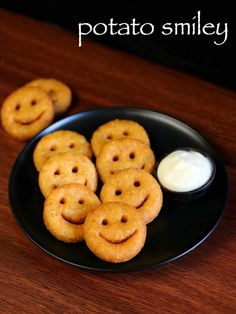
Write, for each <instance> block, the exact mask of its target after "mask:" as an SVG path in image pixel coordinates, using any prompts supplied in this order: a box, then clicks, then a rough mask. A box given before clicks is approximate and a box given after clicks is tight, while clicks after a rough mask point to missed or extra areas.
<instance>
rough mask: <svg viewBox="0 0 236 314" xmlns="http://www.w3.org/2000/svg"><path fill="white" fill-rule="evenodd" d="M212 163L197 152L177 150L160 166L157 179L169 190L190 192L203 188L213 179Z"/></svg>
mask: <svg viewBox="0 0 236 314" xmlns="http://www.w3.org/2000/svg"><path fill="white" fill-rule="evenodd" d="M212 171H213V166H212V163H211V161H210V160H209V159H208V158H207V157H205V156H203V155H202V154H200V153H198V152H195V151H186V150H176V151H174V152H173V153H171V154H169V155H168V156H166V157H165V158H164V159H163V160H162V161H161V162H160V164H159V166H158V169H157V177H158V179H159V181H160V183H161V184H162V185H163V186H164V187H166V188H167V189H168V190H171V191H175V192H189V191H193V190H195V189H198V188H200V187H201V186H203V185H204V184H205V183H206V182H207V181H208V180H209V179H210V177H211V175H212Z"/></svg>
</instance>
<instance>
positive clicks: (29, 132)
mask: <svg viewBox="0 0 236 314" xmlns="http://www.w3.org/2000/svg"><path fill="white" fill-rule="evenodd" d="M53 118H54V110H53V105H52V101H51V100H50V98H49V97H48V95H47V94H46V93H45V92H44V91H42V90H41V89H39V88H37V87H32V86H27V87H26V86H25V87H22V88H19V89H17V90H16V91H15V92H13V93H12V94H10V95H9V96H8V97H7V98H6V99H5V101H4V102H3V105H2V110H1V120H2V125H3V127H4V129H5V130H6V131H7V132H8V133H9V134H10V135H12V136H13V137H15V138H16V139H18V140H22V141H24V140H29V139H31V138H33V137H34V136H35V135H36V134H37V133H38V132H40V131H41V130H42V129H43V128H45V127H47V126H48V125H49V124H50V123H51V122H52V121H53Z"/></svg>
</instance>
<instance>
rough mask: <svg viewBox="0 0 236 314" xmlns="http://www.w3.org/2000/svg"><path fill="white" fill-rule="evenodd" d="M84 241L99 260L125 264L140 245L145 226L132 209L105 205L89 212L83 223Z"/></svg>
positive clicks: (121, 204) (143, 240) (113, 204)
mask: <svg viewBox="0 0 236 314" xmlns="http://www.w3.org/2000/svg"><path fill="white" fill-rule="evenodd" d="M84 239H85V242H86V244H87V246H88V248H89V249H90V250H91V251H92V252H93V253H94V254H95V255H96V256H97V257H99V258H100V259H102V260H104V261H107V262H111V263H120V262H126V261H128V260H130V259H131V258H133V257H134V256H136V255H137V254H138V253H139V252H140V250H141V249H142V247H143V246H144V243H145V239H146V226H145V223H144V221H143V218H142V216H141V215H140V214H139V213H138V212H137V211H136V209H135V208H133V207H132V206H129V205H126V204H123V203H105V204H102V205H100V206H98V207H97V208H96V209H95V210H93V211H90V212H89V213H88V215H87V217H86V219H85V223H84Z"/></svg>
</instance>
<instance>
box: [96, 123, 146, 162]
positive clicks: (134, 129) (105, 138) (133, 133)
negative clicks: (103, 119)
mask: <svg viewBox="0 0 236 314" xmlns="http://www.w3.org/2000/svg"><path fill="white" fill-rule="evenodd" d="M121 138H134V139H136V140H139V141H140V142H143V143H144V144H147V145H149V146H150V141H149V138H148V135H147V132H146V131H145V129H144V128H143V127H142V126H141V125H140V124H138V123H137V122H135V121H132V120H119V119H116V120H112V121H109V122H107V123H105V124H103V125H101V126H100V127H99V128H98V129H97V130H96V131H95V132H94V133H93V136H92V139H91V145H92V149H93V152H94V155H95V156H97V155H98V153H99V152H100V150H101V148H102V147H103V145H104V144H106V143H108V142H110V140H116V139H121Z"/></svg>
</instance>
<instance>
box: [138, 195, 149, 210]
mask: <svg viewBox="0 0 236 314" xmlns="http://www.w3.org/2000/svg"><path fill="white" fill-rule="evenodd" d="M148 197H149V195H147V196H146V197H145V198H144V200H143V201H142V202H141V203H140V204H139V205H137V206H135V208H136V209H139V208H141V207H142V206H143V205H144V204H145V203H146V201H147V200H148Z"/></svg>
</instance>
